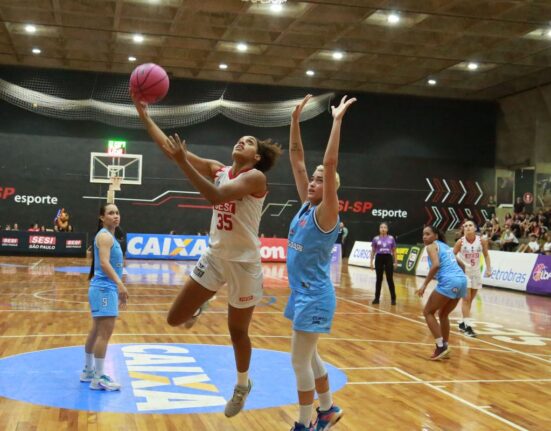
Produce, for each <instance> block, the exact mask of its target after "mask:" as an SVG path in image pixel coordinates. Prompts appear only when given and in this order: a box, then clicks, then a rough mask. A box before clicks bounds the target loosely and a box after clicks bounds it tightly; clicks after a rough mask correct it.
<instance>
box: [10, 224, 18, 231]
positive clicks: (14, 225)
mask: <svg viewBox="0 0 551 431" xmlns="http://www.w3.org/2000/svg"><path fill="white" fill-rule="evenodd" d="M11 230H19V225H18V224H17V223H14V224H13V227H12V228H11Z"/></svg>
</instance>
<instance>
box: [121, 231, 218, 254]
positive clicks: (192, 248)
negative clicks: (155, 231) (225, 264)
mask: <svg viewBox="0 0 551 431" xmlns="http://www.w3.org/2000/svg"><path fill="white" fill-rule="evenodd" d="M127 241H128V245H127V250H126V257H128V258H131V259H144V258H146V259H175V260H197V259H199V257H201V255H202V254H203V252H204V251H205V250H206V249H207V247H208V237H206V236H194V235H148V234H137V233H129V234H128V235H127Z"/></svg>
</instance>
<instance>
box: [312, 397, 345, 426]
mask: <svg viewBox="0 0 551 431" xmlns="http://www.w3.org/2000/svg"><path fill="white" fill-rule="evenodd" d="M316 411H317V412H318V417H317V419H316V422H314V426H315V427H314V431H326V430H328V429H331V428H333V425H335V424H336V423H337V422H338V421H340V420H341V418H342V415H343V414H344V412H343V410H342V409H341V408H340V407H337V406H336V405H334V404H333V405H332V406H331V408H330V409H329V410H327V411H321V410H320V409H319V407H318V408H317V409H316Z"/></svg>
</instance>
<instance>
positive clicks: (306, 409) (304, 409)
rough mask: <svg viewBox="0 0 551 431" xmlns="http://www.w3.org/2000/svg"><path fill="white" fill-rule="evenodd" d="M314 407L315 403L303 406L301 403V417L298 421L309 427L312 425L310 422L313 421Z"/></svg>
mask: <svg viewBox="0 0 551 431" xmlns="http://www.w3.org/2000/svg"><path fill="white" fill-rule="evenodd" d="M313 409H314V405H313V404H309V405H307V406H303V405H302V404H300V405H299V409H298V412H299V418H298V423H300V424H302V425H304V426H306V427H308V426H310V422H311V421H312V410H313Z"/></svg>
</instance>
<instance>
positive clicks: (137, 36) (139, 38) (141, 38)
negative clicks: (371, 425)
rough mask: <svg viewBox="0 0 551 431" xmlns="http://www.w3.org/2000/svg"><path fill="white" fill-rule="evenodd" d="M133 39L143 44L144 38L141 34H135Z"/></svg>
mask: <svg viewBox="0 0 551 431" xmlns="http://www.w3.org/2000/svg"><path fill="white" fill-rule="evenodd" d="M132 39H133V40H134V42H136V43H142V42H143V36H142V35H141V34H135V35H134V36H133V37H132Z"/></svg>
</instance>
